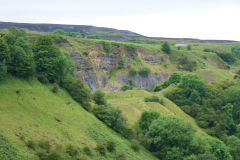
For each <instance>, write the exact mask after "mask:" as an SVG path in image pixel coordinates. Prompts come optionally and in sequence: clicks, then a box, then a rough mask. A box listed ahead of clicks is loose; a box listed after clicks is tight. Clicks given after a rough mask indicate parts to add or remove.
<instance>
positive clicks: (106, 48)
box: [103, 41, 112, 53]
mask: <svg viewBox="0 0 240 160" xmlns="http://www.w3.org/2000/svg"><path fill="white" fill-rule="evenodd" d="M103 49H104V51H105V52H106V53H110V52H111V51H112V44H111V43H110V42H106V41H103Z"/></svg>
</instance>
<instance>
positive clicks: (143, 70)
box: [138, 67, 151, 77]
mask: <svg viewBox="0 0 240 160" xmlns="http://www.w3.org/2000/svg"><path fill="white" fill-rule="evenodd" d="M150 72H151V69H150V68H148V67H142V68H141V69H140V71H139V72H138V74H139V75H140V76H142V77H147V76H148V75H149V73H150Z"/></svg>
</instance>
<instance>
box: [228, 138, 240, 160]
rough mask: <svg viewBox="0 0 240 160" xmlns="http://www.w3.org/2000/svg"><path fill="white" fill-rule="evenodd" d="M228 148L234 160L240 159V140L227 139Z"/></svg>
mask: <svg viewBox="0 0 240 160" xmlns="http://www.w3.org/2000/svg"><path fill="white" fill-rule="evenodd" d="M226 144H227V147H228V150H229V152H230V154H231V155H232V158H233V160H238V159H240V139H239V138H237V137H235V136H230V137H228V138H227V143H226Z"/></svg>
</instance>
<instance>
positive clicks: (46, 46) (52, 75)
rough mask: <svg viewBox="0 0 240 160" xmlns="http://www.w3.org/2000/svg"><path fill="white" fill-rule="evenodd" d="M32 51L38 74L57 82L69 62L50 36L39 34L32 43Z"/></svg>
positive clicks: (67, 69) (66, 70)
mask: <svg viewBox="0 0 240 160" xmlns="http://www.w3.org/2000/svg"><path fill="white" fill-rule="evenodd" d="M33 52H34V59H35V62H36V70H37V73H38V75H40V76H43V77H45V78H46V79H47V80H48V81H49V82H51V83H54V82H59V81H60V80H62V79H63V78H64V77H65V76H66V74H67V72H68V71H69V69H70V63H69V61H68V59H67V58H66V56H64V54H63V53H62V52H61V51H60V50H59V48H58V47H57V46H56V45H55V44H54V43H53V40H52V38H51V37H50V36H47V35H41V36H39V37H38V38H37V40H36V41H35V42H34V44H33Z"/></svg>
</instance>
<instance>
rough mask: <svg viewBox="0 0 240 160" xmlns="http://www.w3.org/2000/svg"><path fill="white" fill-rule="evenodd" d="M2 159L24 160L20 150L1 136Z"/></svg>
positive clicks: (0, 155)
mask: <svg viewBox="0 0 240 160" xmlns="http://www.w3.org/2000/svg"><path fill="white" fill-rule="evenodd" d="M0 159H1V160H24V159H25V158H24V157H22V156H21V155H20V154H19V153H18V150H17V149H16V148H15V147H14V146H13V145H12V144H11V143H10V142H9V141H8V139H6V138H5V137H4V136H3V135H1V134H0Z"/></svg>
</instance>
